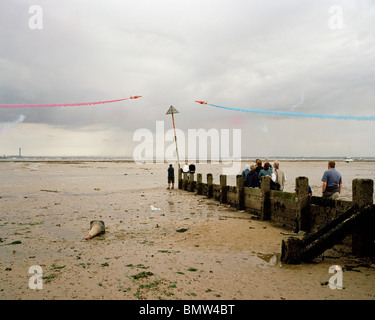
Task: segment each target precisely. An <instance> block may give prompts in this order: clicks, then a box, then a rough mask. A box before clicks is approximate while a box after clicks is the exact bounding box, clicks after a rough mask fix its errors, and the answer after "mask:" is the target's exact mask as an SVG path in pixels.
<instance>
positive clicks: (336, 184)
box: [322, 161, 342, 199]
mask: <svg viewBox="0 0 375 320" xmlns="http://www.w3.org/2000/svg"><path fill="white" fill-rule="evenodd" d="M335 166H336V164H335V161H329V162H328V170H326V171H325V172H324V174H323V177H322V182H323V187H322V193H323V197H325V198H331V199H338V197H339V194H340V193H341V190H342V177H341V174H340V172H338V171H336V169H335Z"/></svg>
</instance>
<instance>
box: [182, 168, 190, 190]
mask: <svg viewBox="0 0 375 320" xmlns="http://www.w3.org/2000/svg"><path fill="white" fill-rule="evenodd" d="M188 183H189V180H188V178H187V172H184V180H183V183H182V188H183V189H184V190H185V191H187V187H188Z"/></svg>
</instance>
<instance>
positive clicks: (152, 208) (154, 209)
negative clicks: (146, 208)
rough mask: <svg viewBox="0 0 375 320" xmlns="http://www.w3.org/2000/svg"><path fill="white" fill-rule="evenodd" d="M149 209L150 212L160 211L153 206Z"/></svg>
mask: <svg viewBox="0 0 375 320" xmlns="http://www.w3.org/2000/svg"><path fill="white" fill-rule="evenodd" d="M150 208H151V211H158V210H160V208H157V207H154V206H153V205H151V206H150Z"/></svg>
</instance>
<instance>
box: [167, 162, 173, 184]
mask: <svg viewBox="0 0 375 320" xmlns="http://www.w3.org/2000/svg"><path fill="white" fill-rule="evenodd" d="M171 183H172V189H174V168H173V166H172V164H170V165H169V168H168V188H167V189H170V186H171Z"/></svg>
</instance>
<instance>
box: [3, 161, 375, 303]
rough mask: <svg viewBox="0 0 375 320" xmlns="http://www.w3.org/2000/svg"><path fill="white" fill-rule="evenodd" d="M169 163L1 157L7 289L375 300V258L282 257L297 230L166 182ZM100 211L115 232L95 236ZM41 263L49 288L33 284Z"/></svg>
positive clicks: (60, 294) (9, 294)
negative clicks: (338, 284) (291, 260)
mask: <svg viewBox="0 0 375 320" xmlns="http://www.w3.org/2000/svg"><path fill="white" fill-rule="evenodd" d="M324 164H325V162H324ZM364 165H365V166H368V164H364ZM371 165H372V166H374V164H371ZM291 166H295V165H291ZM324 169H325V168H324V167H323V168H322V169H321V167H319V170H324ZM166 170H167V165H156V164H155V165H137V164H134V163H122V162H85V161H77V162H74V161H71V162H65V163H64V162H58V161H56V162H48V161H45V162H0V174H1V181H2V184H1V188H0V203H1V211H0V257H1V260H0V270H1V272H0V299H2V300H19V299H22V300H23V299H32V300H33V299H37V300H41V299H47V300H53V299H56V300H60V299H69V300H70V299H73V300H82V299H83V300H88V299H97V300H102V299H104V300H109V299H115V300H117V299H126V300H139V299H150V300H158V299H167V300H180V299H183V300H190V299H191V300H208V299H210V300H212V299H218V300H220V299H226V300H235V299H236V300H249V299H261V300H264V299H269V300H280V299H282V300H284V299H285V300H290V299H293V300H300V299H313V300H315V299H316V300H318V299H319V300H321V299H323V300H324V299H328V300H340V299H354V300H357V299H361V300H374V299H375V280H374V279H375V262H374V261H371V260H370V259H357V258H355V257H353V256H347V255H346V256H345V255H343V254H341V253H340V252H336V251H334V250H330V251H327V252H326V253H325V256H324V259H323V258H318V259H316V260H315V261H314V262H313V263H308V264H307V263H303V264H299V265H283V264H282V263H281V262H280V252H281V241H282V239H283V238H285V237H287V236H288V234H290V233H291V232H292V231H291V230H285V229H282V228H280V227H278V226H275V225H273V224H272V222H267V221H266V222H264V221H260V220H258V219H257V217H256V216H253V215H250V214H248V213H246V212H244V211H236V210H235V209H234V208H231V207H229V206H227V205H220V204H219V203H218V202H217V201H214V200H212V199H206V198H205V197H203V196H197V195H195V194H192V193H188V192H185V191H181V190H178V189H173V190H166V186H167V184H166V182H167V178H166ZM207 170H208V169H207ZM363 170H364V171H365V170H367V167H366V168H364V169H363ZM198 172H199V170H198ZM296 172H297V173H296V174H299V171H298V170H297V171H296ZM310 172H311V171H310ZM203 173H204V172H203ZM289 176H290V175H289ZM319 179H320V177H318V178H313V179H312V181H313V187H314V190H318V188H319ZM291 180H292V179H291ZM347 180H349V179H347ZM348 185H349V182H348ZM176 187H177V185H176ZM288 187H289V188H293V186H292V184H290V185H289V186H288ZM348 188H349V187H348ZM347 196H350V191H348V194H347ZM151 206H154V207H155V208H157V210H151ZM92 220H102V221H104V223H105V227H106V233H105V234H103V235H99V236H97V237H95V238H93V239H91V240H87V241H85V240H83V238H84V237H85V236H86V235H87V233H88V232H89V227H90V221H92ZM35 265H38V266H40V267H41V268H42V270H43V289H39V290H38V289H34V290H33V289H31V288H30V287H29V279H30V277H31V276H32V274H30V273H28V272H29V268H30V267H31V266H35ZM332 265H339V266H341V267H342V268H343V270H344V272H343V285H344V289H336V290H333V289H331V288H330V287H329V286H328V281H329V279H330V277H331V276H332V274H330V273H329V268H330V266H332Z"/></svg>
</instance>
